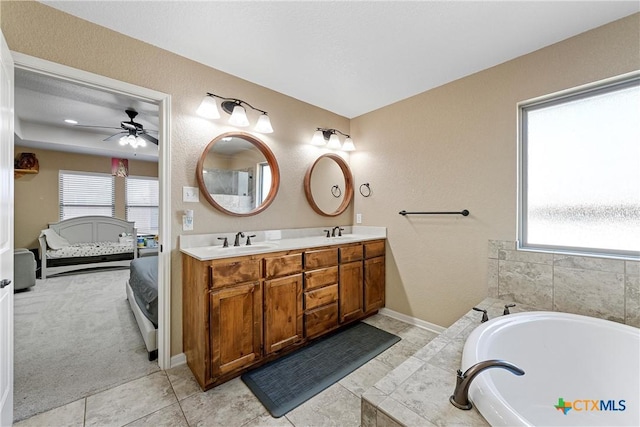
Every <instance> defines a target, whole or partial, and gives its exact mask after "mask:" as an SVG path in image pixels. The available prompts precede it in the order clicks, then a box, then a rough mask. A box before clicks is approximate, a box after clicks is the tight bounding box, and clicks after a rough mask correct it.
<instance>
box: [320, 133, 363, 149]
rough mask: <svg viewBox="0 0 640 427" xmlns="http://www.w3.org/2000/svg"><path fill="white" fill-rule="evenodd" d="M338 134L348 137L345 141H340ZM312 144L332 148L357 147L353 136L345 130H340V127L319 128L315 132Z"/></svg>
mask: <svg viewBox="0 0 640 427" xmlns="http://www.w3.org/2000/svg"><path fill="white" fill-rule="evenodd" d="M338 134H340V135H342V136H345V137H346V139H345V140H344V142H342V143H341V142H340V138H339V137H338ZM311 144H312V145H317V146H319V147H327V148H330V149H332V150H342V151H355V149H356V146H355V145H354V144H353V140H352V139H351V137H350V136H349V135H347V134H346V133H344V132H340V131H339V130H338V129H325V128H317V129H316V131H315V132H314V133H313V138H312V139H311Z"/></svg>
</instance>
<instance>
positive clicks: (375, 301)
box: [364, 256, 385, 313]
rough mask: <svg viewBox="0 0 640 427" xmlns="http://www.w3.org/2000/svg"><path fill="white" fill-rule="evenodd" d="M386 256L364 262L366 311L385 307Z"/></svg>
mask: <svg viewBox="0 0 640 427" xmlns="http://www.w3.org/2000/svg"><path fill="white" fill-rule="evenodd" d="M384 283H385V282H384V257H383V256H381V257H377V258H371V259H367V260H365V262H364V311H365V312H367V313H368V312H370V311H374V310H378V309H379V308H382V307H384V291H385V287H384Z"/></svg>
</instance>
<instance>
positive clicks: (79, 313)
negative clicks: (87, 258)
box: [14, 269, 160, 421]
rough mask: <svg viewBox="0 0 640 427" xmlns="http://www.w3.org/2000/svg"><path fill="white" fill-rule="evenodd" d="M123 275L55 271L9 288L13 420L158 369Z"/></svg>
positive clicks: (100, 272) (111, 271)
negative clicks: (18, 287) (30, 283)
mask: <svg viewBox="0 0 640 427" xmlns="http://www.w3.org/2000/svg"><path fill="white" fill-rule="evenodd" d="M128 277H129V270H128V269H125V270H110V271H99V272H94V273H86V274H74V275H67V276H58V277H53V278H48V279H47V280H38V281H37V284H36V286H34V287H33V288H30V289H29V290H27V291H25V292H17V293H16V294H15V299H14V320H15V323H14V351H15V353H14V420H15V421H19V420H22V419H24V418H28V417H30V416H32V415H35V414H38V413H40V412H44V411H47V410H49V409H53V408H56V407H59V406H62V405H65V404H67V403H71V402H74V401H76V400H78V399H81V398H83V397H86V396H89V395H92V394H95V393H97V392H100V391H103V390H106V389H108V388H111V387H114V386H116V385H120V384H124V383H126V382H128V381H131V380H134V379H137V378H140V377H143V376H145V375H147V374H150V373H152V372H156V371H159V369H160V368H159V367H158V364H157V362H149V361H148V360H147V351H146V348H145V346H144V342H143V340H142V336H141V335H140V331H139V330H138V326H137V325H136V322H135V318H134V317H133V314H132V313H131V308H130V307H129V303H128V302H127V296H126V292H125V282H126V280H127V279H128Z"/></svg>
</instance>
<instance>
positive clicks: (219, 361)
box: [181, 234, 385, 390]
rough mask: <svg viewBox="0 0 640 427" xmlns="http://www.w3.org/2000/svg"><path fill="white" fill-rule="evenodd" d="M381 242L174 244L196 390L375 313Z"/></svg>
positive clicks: (380, 301)
mask: <svg viewBox="0 0 640 427" xmlns="http://www.w3.org/2000/svg"><path fill="white" fill-rule="evenodd" d="M183 237H184V236H183ZM187 237H190V236H187ZM259 238H260V236H259V237H258V239H259ZM384 238H385V237H384V234H383V235H382V236H381V235H376V234H369V235H351V236H344V237H338V238H325V237H317V236H314V237H307V238H293V239H286V238H283V239H280V240H277V241H275V242H273V241H272V242H259V243H254V244H252V245H251V246H246V245H245V244H243V245H242V246H238V247H228V248H223V247H222V246H219V243H218V246H211V247H206V246H200V247H186V248H185V247H184V246H183V245H182V242H181V251H182V274H183V278H182V299H183V310H182V312H183V351H184V353H185V355H186V358H187V363H188V365H189V367H190V368H191V371H192V372H193V374H194V376H195V377H196V379H197V381H198V383H199V384H200V387H202V389H203V390H207V389H209V388H211V387H213V386H215V385H218V384H220V383H223V382H225V381H227V380H229V379H231V378H234V377H236V376H238V375H240V374H242V373H243V372H245V371H246V370H248V369H250V368H254V367H257V366H259V365H261V364H263V363H266V362H268V361H271V360H274V359H276V358H278V357H281V356H282V355H284V354H286V353H288V352H290V351H292V350H295V349H297V348H300V347H301V346H304V345H306V344H308V343H309V342H311V341H312V340H313V339H316V338H319V337H321V336H323V335H325V334H327V333H330V332H332V331H335V330H336V329H338V328H340V327H341V326H344V325H346V324H349V323H351V322H354V321H357V320H359V319H362V318H364V317H367V316H369V315H371V314H374V313H376V312H377V311H378V309H380V308H382V307H383V306H384V295H385V269H384V265H385V263H384V257H385V240H384ZM243 243H244V242H243ZM186 246H188V245H186ZM252 246H253V247H252Z"/></svg>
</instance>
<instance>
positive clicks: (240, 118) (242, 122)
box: [229, 105, 249, 127]
mask: <svg viewBox="0 0 640 427" xmlns="http://www.w3.org/2000/svg"><path fill="white" fill-rule="evenodd" d="M229 124H231V125H234V126H238V127H246V126H249V119H247V112H246V111H245V110H244V107H242V106H241V105H236V106H235V107H233V113H231V117H230V118H229Z"/></svg>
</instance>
